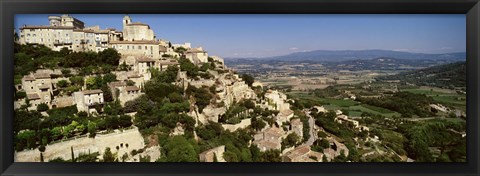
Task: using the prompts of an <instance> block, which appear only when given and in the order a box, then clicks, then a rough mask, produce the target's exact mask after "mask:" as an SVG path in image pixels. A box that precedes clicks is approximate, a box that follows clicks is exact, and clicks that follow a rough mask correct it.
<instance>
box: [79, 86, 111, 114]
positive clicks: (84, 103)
mask: <svg viewBox="0 0 480 176" xmlns="http://www.w3.org/2000/svg"><path fill="white" fill-rule="evenodd" d="M73 98H74V100H75V104H76V105H77V109H78V111H84V112H87V113H92V112H96V110H95V108H94V106H95V105H97V104H99V105H103V103H104V99H103V91H102V90H100V89H97V90H85V91H79V92H74V93H73Z"/></svg>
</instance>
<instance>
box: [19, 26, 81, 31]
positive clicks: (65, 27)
mask: <svg viewBox="0 0 480 176" xmlns="http://www.w3.org/2000/svg"><path fill="white" fill-rule="evenodd" d="M23 29H74V27H73V26H24V27H21V28H20V30H23Z"/></svg>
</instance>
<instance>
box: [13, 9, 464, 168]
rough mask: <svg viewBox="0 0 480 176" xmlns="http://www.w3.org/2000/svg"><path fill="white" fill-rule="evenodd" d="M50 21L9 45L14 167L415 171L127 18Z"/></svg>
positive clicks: (361, 128)
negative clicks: (298, 166) (119, 22)
mask: <svg viewBox="0 0 480 176" xmlns="http://www.w3.org/2000/svg"><path fill="white" fill-rule="evenodd" d="M48 20H49V22H50V23H49V25H48V26H28V25H25V26H23V27H22V28H20V29H19V31H20V32H19V33H18V35H17V37H16V45H15V88H16V92H15V99H16V101H15V103H14V108H15V131H14V133H15V138H14V139H15V146H14V147H15V150H16V153H15V161H17V162H155V161H157V162H348V161H380V160H388V161H412V159H410V158H408V157H407V155H406V154H405V153H398V152H396V150H395V149H391V148H393V147H395V146H390V147H386V148H385V150H380V149H378V147H377V146H381V145H382V141H381V139H380V138H379V136H377V135H375V134H372V133H371V132H370V128H369V127H367V126H365V125H363V123H360V122H359V120H357V119H355V118H352V117H350V116H349V114H348V112H345V111H342V110H339V109H337V110H331V109H329V108H327V107H324V106H322V105H318V106H317V105H315V106H312V107H310V108H299V107H300V106H298V103H299V102H296V101H295V100H294V99H292V98H290V97H289V96H288V95H286V94H285V93H284V92H282V91H279V90H275V89H269V88H268V87H264V85H263V84H262V83H261V82H259V81H255V79H254V77H252V76H250V75H248V74H238V73H236V72H235V71H233V70H231V69H229V68H227V66H226V65H225V63H224V60H223V59H222V58H220V57H218V56H210V55H209V53H208V52H207V51H206V50H204V49H203V48H202V47H192V45H191V44H190V43H184V44H173V43H171V42H170V41H168V40H166V39H158V38H157V36H156V35H155V33H154V31H153V30H152V29H151V28H150V26H149V25H148V24H144V23H141V22H133V21H132V19H131V18H130V17H129V16H125V17H124V18H123V30H122V31H118V30H116V29H111V28H107V29H100V27H99V26H94V27H86V26H85V24H84V23H83V22H82V21H80V20H79V19H76V18H74V17H72V16H70V15H62V16H50V17H49V18H48ZM349 98H350V99H355V98H356V97H355V96H354V95H351V96H349ZM435 106H436V108H437V109H442V108H445V107H443V106H441V105H435ZM362 120H363V119H362ZM334 132H335V133H334ZM458 133H461V132H458ZM352 136H354V137H352ZM359 150H362V151H364V152H362V153H359V152H358V151H359ZM379 158H380V159H379ZM386 158H387V159H386ZM391 158H394V159H391ZM375 159H377V160H375Z"/></svg>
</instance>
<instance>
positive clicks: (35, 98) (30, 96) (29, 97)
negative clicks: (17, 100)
mask: <svg viewBox="0 0 480 176" xmlns="http://www.w3.org/2000/svg"><path fill="white" fill-rule="evenodd" d="M27 98H28V99H29V100H37V99H40V96H39V95H38V94H36V93H33V94H27Z"/></svg>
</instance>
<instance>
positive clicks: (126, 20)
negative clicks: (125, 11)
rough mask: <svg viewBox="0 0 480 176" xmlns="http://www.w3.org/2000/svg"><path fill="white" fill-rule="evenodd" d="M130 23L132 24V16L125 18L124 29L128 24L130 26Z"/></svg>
mask: <svg viewBox="0 0 480 176" xmlns="http://www.w3.org/2000/svg"><path fill="white" fill-rule="evenodd" d="M130 23H132V19H131V18H130V16H128V15H125V16H124V17H123V27H125V26H127V24H130Z"/></svg>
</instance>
